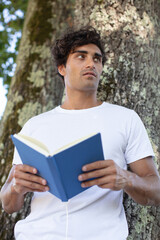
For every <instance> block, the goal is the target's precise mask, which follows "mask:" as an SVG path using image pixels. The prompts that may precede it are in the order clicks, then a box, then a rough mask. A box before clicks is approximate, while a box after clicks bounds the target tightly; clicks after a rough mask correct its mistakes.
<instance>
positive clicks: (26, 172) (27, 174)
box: [0, 164, 49, 213]
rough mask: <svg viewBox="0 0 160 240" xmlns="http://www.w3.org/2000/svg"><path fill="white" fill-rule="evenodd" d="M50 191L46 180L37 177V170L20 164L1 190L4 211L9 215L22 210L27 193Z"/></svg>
mask: <svg viewBox="0 0 160 240" xmlns="http://www.w3.org/2000/svg"><path fill="white" fill-rule="evenodd" d="M48 190H49V188H48V186H47V182H46V180H45V179H43V178H41V177H40V176H37V170H36V169H35V168H33V167H31V166H28V165H23V164H18V165H13V167H12V169H11V171H10V173H9V176H8V178H7V180H6V182H5V184H4V185H3V187H2V189H1V192H0V199H1V201H2V206H3V208H4V210H5V211H6V212H7V213H13V212H17V211H19V210H20V209H21V208H22V206H23V203H24V195H25V194H26V193H27V192H35V191H36V192H45V191H48ZM11 199H12V201H11Z"/></svg>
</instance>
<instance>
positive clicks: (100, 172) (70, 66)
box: [1, 27, 160, 240]
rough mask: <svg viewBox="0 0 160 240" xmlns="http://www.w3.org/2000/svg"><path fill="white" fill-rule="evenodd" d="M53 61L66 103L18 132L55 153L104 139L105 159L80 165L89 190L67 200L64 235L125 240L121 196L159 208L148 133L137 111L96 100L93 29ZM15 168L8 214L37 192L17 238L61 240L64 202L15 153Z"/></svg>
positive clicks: (98, 62)
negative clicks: (87, 139)
mask: <svg viewBox="0 0 160 240" xmlns="http://www.w3.org/2000/svg"><path fill="white" fill-rule="evenodd" d="M53 55H54V59H55V61H56V64H57V67H58V72H59V74H60V75H61V76H62V78H63V80H64V84H65V91H66V98H65V101H64V103H63V104H62V105H61V106H58V107H56V108H55V109H53V110H51V111H49V112H47V113H43V114H40V115H39V116H36V117H34V118H32V119H30V120H29V121H28V122H27V123H26V124H25V126H24V128H23V129H22V131H21V132H22V133H23V134H25V135H28V136H32V137H34V138H36V139H38V140H40V141H42V142H44V144H45V145H47V146H48V148H49V149H51V150H52V151H54V150H56V149H58V148H60V147H62V146H64V145H65V144H68V143H70V142H72V141H74V140H77V139H79V138H81V137H84V136H86V135H88V134H90V133H93V132H100V133H101V136H102V144H103V151H104V156H105V161H98V162H94V163H92V164H89V165H86V166H83V168H82V170H83V174H81V175H80V176H77V177H78V179H79V181H81V182H82V186H83V187H84V188H85V187H88V186H92V187H91V188H89V189H87V190H86V191H84V192H82V193H81V194H79V195H77V196H75V197H73V198H72V199H70V201H69V203H68V233H67V235H68V239H70V240H82V239H83V240H106V239H110V240H113V239H114V240H125V239H126V238H127V236H128V229H127V222H126V217H125V213H124V209H123V205H122V200H123V191H124V192H126V193H127V194H129V195H130V196H131V197H132V198H133V199H134V200H135V201H136V202H137V203H140V204H142V205H159V204H160V179H159V175H158V172H157V170H156V168H155V165H154V162H153V159H152V156H153V155H154V153H153V150H152V147H151V144H150V142H149V140H148V136H147V133H146V130H145V128H144V125H143V124H142V122H141V120H140V118H139V117H138V116H137V114H136V113H135V112H134V111H133V110H129V109H126V108H124V107H120V106H116V105H112V104H109V103H106V102H100V101H98V100H97V98H96V93H97V88H98V84H99V79H100V75H101V73H102V68H103V64H104V61H105V53H104V48H103V44H102V42H101V40H100V36H99V34H98V33H97V32H96V31H95V29H93V28H91V27H88V28H83V29H80V30H79V31H73V32H69V33H68V34H66V35H65V36H63V37H62V38H61V39H59V40H57V41H56V44H55V46H54V48H53ZM33 161H34V159H33ZM13 164H14V165H13V167H12V169H11V172H10V174H9V177H8V179H7V181H6V183H5V185H4V186H3V188H2V190H1V199H2V203H3V207H4V209H5V211H6V212H8V213H13V212H15V211H19V210H20V209H21V207H22V205H23V202H24V196H25V194H26V193H27V192H34V196H33V199H32V202H31V213H30V214H29V216H28V217H27V218H26V219H24V220H21V221H19V222H18V223H17V224H16V227H15V237H16V239H17V240H26V239H28V240H29V239H32V238H34V240H36V239H37V240H39V239H47V240H51V239H52V240H53V239H55V240H62V239H64V238H65V231H66V224H67V218H66V205H65V203H63V202H61V201H60V200H59V199H57V198H56V197H55V196H53V195H52V194H50V193H48V190H49V189H48V186H47V183H46V180H45V179H42V178H41V177H38V176H37V175H36V173H37V170H36V169H35V168H33V167H30V166H27V165H22V164H21V160H20V158H19V156H18V154H17V152H16V151H15V155H14V159H13ZM127 164H129V165H130V169H131V171H128V170H126V169H127ZM88 179H92V180H88ZM87 180H88V181H87ZM11 199H12V200H11ZM10 200H11V201H10Z"/></svg>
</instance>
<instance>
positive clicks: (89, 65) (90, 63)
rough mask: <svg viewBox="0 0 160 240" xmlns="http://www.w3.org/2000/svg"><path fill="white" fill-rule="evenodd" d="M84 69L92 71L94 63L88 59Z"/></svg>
mask: <svg viewBox="0 0 160 240" xmlns="http://www.w3.org/2000/svg"><path fill="white" fill-rule="evenodd" d="M86 68H90V69H94V68H95V63H94V60H93V58H88V59H87V61H86Z"/></svg>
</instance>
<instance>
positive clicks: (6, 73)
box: [0, 0, 28, 86]
mask: <svg viewBox="0 0 160 240" xmlns="http://www.w3.org/2000/svg"><path fill="white" fill-rule="evenodd" d="M27 4H28V0H0V77H1V78H3V83H4V84H7V85H8V86H9V84H10V81H11V77H12V76H13V72H14V67H15V60H16V56H17V53H18V47H19V42H20V38H21V32H22V27H23V22H24V16H25V12H26V9H27ZM13 43H14V47H13V46H12V45H13ZM11 46H12V48H11Z"/></svg>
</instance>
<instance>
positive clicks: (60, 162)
mask: <svg viewBox="0 0 160 240" xmlns="http://www.w3.org/2000/svg"><path fill="white" fill-rule="evenodd" d="M11 138H12V141H13V143H14V145H15V147H16V149H17V151H18V153H19V156H20V158H21V160H22V162H23V164H27V165H30V166H32V167H35V168H36V169H37V170H38V175H39V176H41V177H42V178H44V179H46V181H47V185H48V186H49V192H50V193H52V194H53V195H55V196H56V197H58V198H59V199H61V200H62V201H64V202H66V201H68V200H69V199H70V198H72V197H74V196H76V195H77V194H79V193H81V192H83V191H85V190H86V189H88V188H82V187H81V182H80V181H79V180H78V175H79V174H81V173H82V166H83V165H86V164H89V163H92V162H95V161H100V160H104V154H103V148H102V141H101V135H100V133H97V134H94V135H91V136H88V137H86V138H83V139H80V140H77V141H76V142H74V143H71V144H69V145H66V146H64V147H63V148H61V149H58V150H57V151H56V152H54V153H49V151H48V149H47V147H46V146H45V145H44V144H43V143H41V142H40V141H38V140H36V139H33V138H31V137H28V136H25V135H22V134H15V135H11Z"/></svg>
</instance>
